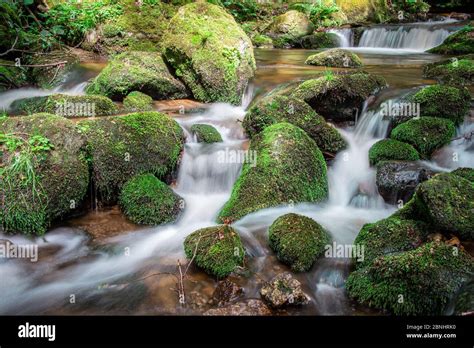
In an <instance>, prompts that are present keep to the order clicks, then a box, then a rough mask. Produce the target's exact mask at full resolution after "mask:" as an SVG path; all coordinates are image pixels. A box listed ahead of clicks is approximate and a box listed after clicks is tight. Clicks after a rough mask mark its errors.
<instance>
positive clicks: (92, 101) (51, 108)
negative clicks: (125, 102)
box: [11, 94, 118, 118]
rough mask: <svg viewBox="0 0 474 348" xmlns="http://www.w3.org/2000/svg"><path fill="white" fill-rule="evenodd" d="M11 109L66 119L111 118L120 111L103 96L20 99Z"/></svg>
mask: <svg viewBox="0 0 474 348" xmlns="http://www.w3.org/2000/svg"><path fill="white" fill-rule="evenodd" d="M11 109H12V110H13V111H14V112H17V113H22V114H27V115H30V114H35V113H39V112H46V113H50V114H55V115H57V116H62V117H66V118H73V117H94V116H109V115H113V114H115V113H117V110H118V109H117V106H116V105H115V104H114V102H113V101H112V100H110V99H109V98H107V97H104V96H101V95H66V94H53V95H50V96H45V97H31V98H24V99H18V100H15V101H14V102H13V103H12V105H11Z"/></svg>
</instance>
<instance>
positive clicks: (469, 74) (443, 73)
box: [423, 54, 474, 86]
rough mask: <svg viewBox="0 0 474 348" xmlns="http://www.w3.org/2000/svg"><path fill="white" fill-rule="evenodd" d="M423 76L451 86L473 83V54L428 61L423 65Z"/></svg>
mask: <svg viewBox="0 0 474 348" xmlns="http://www.w3.org/2000/svg"><path fill="white" fill-rule="evenodd" d="M423 76H424V77H426V78H431V79H435V80H436V81H438V82H439V83H445V84H448V85H453V86H458V85H460V86H463V85H472V84H473V83H474V54H468V55H466V56H460V57H456V58H450V59H445V60H442V61H440V62H435V63H429V64H426V65H425V66H424V67H423Z"/></svg>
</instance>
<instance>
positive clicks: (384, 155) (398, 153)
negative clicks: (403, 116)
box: [369, 139, 420, 166]
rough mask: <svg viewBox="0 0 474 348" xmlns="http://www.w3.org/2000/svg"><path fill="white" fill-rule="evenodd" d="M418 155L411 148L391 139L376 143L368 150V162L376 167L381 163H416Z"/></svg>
mask: <svg viewBox="0 0 474 348" xmlns="http://www.w3.org/2000/svg"><path fill="white" fill-rule="evenodd" d="M419 159H420V155H419V154H418V151H416V150H415V148H414V147H413V146H411V145H410V144H407V143H402V142H401V141H397V140H393V139H383V140H380V141H377V142H376V143H375V144H374V145H372V147H371V148H370V150H369V162H370V164H371V165H373V166H374V165H376V164H377V163H379V162H382V161H392V160H395V161H418V160H419Z"/></svg>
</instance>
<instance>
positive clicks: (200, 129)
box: [191, 124, 222, 143]
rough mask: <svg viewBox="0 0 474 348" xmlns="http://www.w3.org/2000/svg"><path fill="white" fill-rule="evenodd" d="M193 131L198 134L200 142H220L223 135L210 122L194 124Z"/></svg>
mask: <svg viewBox="0 0 474 348" xmlns="http://www.w3.org/2000/svg"><path fill="white" fill-rule="evenodd" d="M191 132H192V133H193V134H194V135H195V136H196V139H197V141H198V143H219V142H221V141H222V137H221V135H220V134H219V132H218V131H217V130H216V129H215V128H214V127H213V126H211V125H208V124H194V125H192V127H191Z"/></svg>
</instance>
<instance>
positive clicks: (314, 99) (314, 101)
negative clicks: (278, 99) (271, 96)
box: [291, 71, 387, 121]
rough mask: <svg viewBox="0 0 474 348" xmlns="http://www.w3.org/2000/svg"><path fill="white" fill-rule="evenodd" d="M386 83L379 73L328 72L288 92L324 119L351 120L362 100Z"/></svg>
mask: <svg viewBox="0 0 474 348" xmlns="http://www.w3.org/2000/svg"><path fill="white" fill-rule="evenodd" d="M386 85H387V83H386V82H385V80H384V79H383V78H382V77H379V76H376V75H371V74H369V73H366V72H362V71H359V72H355V73H345V74H333V73H331V74H328V75H327V76H322V77H319V78H316V79H311V80H307V81H304V82H302V83H301V84H299V85H298V86H297V87H296V88H295V89H294V90H293V91H292V92H291V96H293V97H295V98H299V99H302V100H304V101H305V102H306V103H308V104H309V105H310V106H311V107H312V108H313V109H314V110H315V111H316V112H317V113H318V114H320V115H322V116H323V117H324V118H325V119H332V120H334V121H354V120H355V118H356V115H358V114H360V112H361V110H362V105H363V103H364V101H365V100H366V99H367V98H368V97H369V96H370V95H372V94H374V93H376V92H378V91H379V90H380V89H382V88H383V87H385V86H386Z"/></svg>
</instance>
